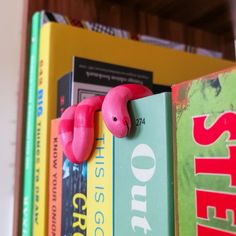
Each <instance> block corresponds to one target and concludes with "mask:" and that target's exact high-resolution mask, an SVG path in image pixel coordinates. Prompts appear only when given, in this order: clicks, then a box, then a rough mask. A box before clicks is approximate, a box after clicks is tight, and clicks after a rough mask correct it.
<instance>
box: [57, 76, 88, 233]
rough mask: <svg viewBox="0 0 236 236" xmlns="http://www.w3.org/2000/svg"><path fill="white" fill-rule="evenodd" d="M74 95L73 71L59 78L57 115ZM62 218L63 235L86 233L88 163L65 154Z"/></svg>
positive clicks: (62, 168)
mask: <svg viewBox="0 0 236 236" xmlns="http://www.w3.org/2000/svg"><path fill="white" fill-rule="evenodd" d="M71 96H72V78H71V73H68V74H66V75H64V76H63V77H62V78H60V79H59V80H58V95H57V116H58V117H60V116H61V114H62V113H63V111H64V110H65V109H66V108H67V107H69V106H70V105H71V104H72V103H71ZM61 173H62V176H61V182H62V192H61V199H62V201H61V206H60V211H61V220H60V223H59V224H57V227H59V228H60V232H61V234H62V235H73V234H76V233H77V234H79V235H83V236H84V235H86V228H87V225H86V212H87V209H84V208H83V209H82V208H81V204H83V200H85V201H86V199H87V176H86V163H83V164H79V165H77V164H73V163H71V162H69V160H68V159H67V157H66V156H65V155H63V164H62V166H61Z"/></svg>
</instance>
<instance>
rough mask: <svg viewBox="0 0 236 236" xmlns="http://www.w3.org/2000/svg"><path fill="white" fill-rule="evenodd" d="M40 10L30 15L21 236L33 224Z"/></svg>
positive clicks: (30, 229) (29, 230)
mask: <svg viewBox="0 0 236 236" xmlns="http://www.w3.org/2000/svg"><path fill="white" fill-rule="evenodd" d="M40 19H41V14H40V12H36V13H35V14H34V15H33V17H32V26H31V41H30V58H29V74H28V92H27V93H28V97H27V109H26V131H25V151H24V180H23V204H22V228H21V230H22V231H21V234H22V235H23V236H31V235H32V225H33V220H32V218H33V201H34V197H33V196H34V195H33V189H34V188H33V186H34V154H35V148H34V144H35V123H36V94H37V93H36V92H37V76H38V50H39V32H40Z"/></svg>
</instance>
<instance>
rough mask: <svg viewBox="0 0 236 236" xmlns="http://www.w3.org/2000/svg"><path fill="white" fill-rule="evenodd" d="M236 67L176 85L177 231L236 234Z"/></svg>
mask: <svg viewBox="0 0 236 236" xmlns="http://www.w3.org/2000/svg"><path fill="white" fill-rule="evenodd" d="M235 84H236V68H235V67H234V68H229V69H226V70H223V71H219V72H216V73H213V74H210V75H206V76H203V77H200V78H198V79H196V80H193V81H186V82H183V83H179V84H175V85H173V86H172V103H173V121H174V133H175V136H174V137H175V143H174V144H175V152H174V153H175V179H176V198H175V199H176V202H175V208H176V223H177V224H176V225H177V228H176V229H177V230H176V234H177V235H198V236H201V235H222V236H233V235H236V218H235V216H236V204H235V203H236V188H235V186H236V182H235V176H234V174H235V173H236V172H235V171H236V165H235V137H236V129H235V124H236V109H235V95H234V94H235V93H234V88H235Z"/></svg>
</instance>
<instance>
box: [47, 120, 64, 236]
mask: <svg viewBox="0 0 236 236" xmlns="http://www.w3.org/2000/svg"><path fill="white" fill-rule="evenodd" d="M58 125H59V120H58V119H54V120H52V122H51V136H50V161H49V162H50V163H49V197H48V198H49V206H48V209H49V210H48V211H49V214H48V235H55V236H60V235H61V227H59V226H60V224H61V202H62V200H61V194H62V181H61V180H62V159H63V152H62V149H61V146H60V143H59V139H58Z"/></svg>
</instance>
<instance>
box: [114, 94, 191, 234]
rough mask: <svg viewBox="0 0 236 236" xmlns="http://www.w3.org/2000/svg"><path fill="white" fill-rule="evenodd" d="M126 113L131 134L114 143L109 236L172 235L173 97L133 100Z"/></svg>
mask: <svg viewBox="0 0 236 236" xmlns="http://www.w3.org/2000/svg"><path fill="white" fill-rule="evenodd" d="M129 112H130V114H131V119H132V128H131V132H130V134H129V135H128V136H127V137H126V138H122V139H119V138H115V139H114V144H113V148H114V149H113V162H114V164H113V172H114V173H113V178H114V179H113V192H114V195H113V206H114V213H113V224H114V231H113V235H117V236H119V235H153V236H154V235H155V236H158V235H160V236H163V235H165V236H172V235H174V198H173V155H172V125H171V124H172V115H171V114H172V113H171V95H170V93H161V94H156V95H153V96H149V97H145V98H142V99H137V100H134V101H131V102H130V104H129ZM186 235H189V234H186Z"/></svg>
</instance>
